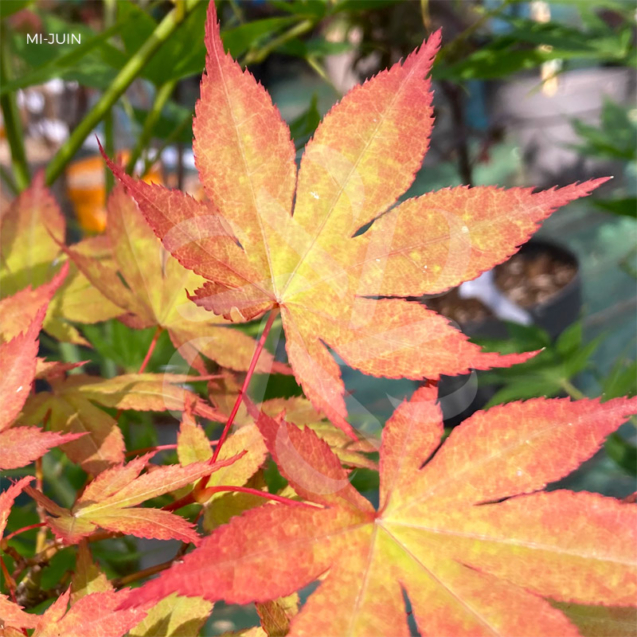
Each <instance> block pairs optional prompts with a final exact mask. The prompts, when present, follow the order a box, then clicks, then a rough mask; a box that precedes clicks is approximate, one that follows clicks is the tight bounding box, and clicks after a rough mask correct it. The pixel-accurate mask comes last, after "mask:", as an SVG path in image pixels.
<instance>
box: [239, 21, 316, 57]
mask: <svg viewBox="0 0 637 637" xmlns="http://www.w3.org/2000/svg"><path fill="white" fill-rule="evenodd" d="M313 28H314V20H303V21H302V22H299V23H298V24H295V25H294V26H293V27H291V28H290V29H288V30H287V31H286V32H285V33H282V34H281V35H280V36H279V37H278V38H274V39H273V40H271V41H270V42H268V44H266V45H265V46H263V47H261V48H260V49H256V50H255V51H249V52H248V53H247V54H246V56H245V57H244V58H243V61H242V65H243V66H248V64H259V62H263V60H265V58H267V57H268V55H270V53H272V51H274V50H275V49H276V48H277V47H279V46H281V45H282V44H285V43H286V42H289V41H290V40H293V39H294V38H296V37H298V36H299V35H303V34H304V33H307V32H308V31H311V30H312V29H313Z"/></svg>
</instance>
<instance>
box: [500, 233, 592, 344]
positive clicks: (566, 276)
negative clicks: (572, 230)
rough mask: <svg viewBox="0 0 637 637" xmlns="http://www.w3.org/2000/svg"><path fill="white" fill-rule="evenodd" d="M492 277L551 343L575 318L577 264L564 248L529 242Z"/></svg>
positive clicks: (579, 301) (578, 305) (577, 306)
mask: <svg viewBox="0 0 637 637" xmlns="http://www.w3.org/2000/svg"><path fill="white" fill-rule="evenodd" d="M494 274H495V276H494V279H495V284H496V286H497V287H498V289H499V290H500V291H501V292H502V294H504V295H505V296H506V297H507V298H508V299H509V300H510V301H512V302H513V303H515V304H516V305H519V306H520V307H522V308H523V309H524V310H525V311H526V312H528V313H529V314H530V315H531V318H532V321H533V324H534V325H537V326H538V327H541V328H542V329H543V330H546V332H548V334H549V336H550V337H551V339H552V340H555V339H556V338H557V337H558V336H559V335H560V334H561V333H562V332H563V331H564V330H565V329H566V328H567V327H568V326H569V325H571V324H572V323H574V322H575V321H577V319H578V318H579V315H580V311H581V309H582V281H581V277H580V272H579V262H578V260H577V257H576V256H575V254H573V253H572V252H571V251H570V250H568V249H567V248H565V247H564V246H561V245H558V244H556V243H553V242H551V241H546V240H543V239H533V240H531V241H529V242H528V243H526V244H524V245H523V246H522V248H521V249H520V251H519V252H518V253H517V254H516V255H514V256H513V257H512V258H511V259H509V261H507V262H506V263H503V264H501V265H499V266H496V268H495V271H494Z"/></svg>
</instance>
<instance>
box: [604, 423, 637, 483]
mask: <svg viewBox="0 0 637 637" xmlns="http://www.w3.org/2000/svg"><path fill="white" fill-rule="evenodd" d="M634 430H635V429H634V427H633V433H634ZM606 451H607V453H608V455H609V456H610V457H611V458H612V459H613V460H614V461H615V462H616V463H617V464H618V465H619V466H620V467H621V468H622V469H624V471H626V472H627V473H628V474H629V475H631V476H637V447H635V445H634V444H633V443H631V442H629V441H628V440H626V439H625V438H623V437H622V436H621V435H620V434H619V433H617V432H615V433H612V434H611V435H610V436H609V437H608V440H606Z"/></svg>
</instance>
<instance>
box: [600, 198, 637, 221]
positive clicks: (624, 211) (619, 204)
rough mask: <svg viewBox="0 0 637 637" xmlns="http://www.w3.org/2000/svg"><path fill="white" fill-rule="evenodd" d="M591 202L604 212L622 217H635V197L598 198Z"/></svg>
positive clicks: (636, 215)
mask: <svg viewBox="0 0 637 637" xmlns="http://www.w3.org/2000/svg"><path fill="white" fill-rule="evenodd" d="M593 203H594V204H595V205H596V206H597V207H598V208H601V209H602V210H606V212H612V213H613V214H614V215H621V216H622V217H632V218H633V219H637V197H626V198H625V199H600V200H596V201H593Z"/></svg>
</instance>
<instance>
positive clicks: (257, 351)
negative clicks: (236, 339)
mask: <svg viewBox="0 0 637 637" xmlns="http://www.w3.org/2000/svg"><path fill="white" fill-rule="evenodd" d="M276 315H277V311H276V310H272V311H271V312H270V316H269V317H268V321H267V323H266V324H265V327H264V328H263V332H262V333H261V338H259V342H258V343H257V347H256V349H255V350H254V354H253V355H252V360H251V361H250V366H249V367H248V372H247V374H246V377H245V380H244V381H243V385H242V386H241V389H240V390H239V395H238V396H237V400H236V401H235V403H234V407H233V408H232V411H231V412H230V416H229V418H228V422H226V426H225V427H224V428H223V432H222V433H221V437H220V438H219V444H218V445H217V448H216V449H215V452H214V454H213V456H212V458H211V459H210V464H214V463H215V462H216V461H217V458H218V457H219V453H220V452H221V447H223V443H224V442H225V441H226V438H227V437H228V433H229V431H230V427H232V423H233V422H234V419H235V416H236V415H237V412H238V411H239V407H240V406H241V401H242V400H243V397H244V396H245V394H246V393H247V391H248V385H249V384H250V380H251V379H252V375H253V374H254V370H255V368H256V366H257V362H258V361H259V357H260V356H261V352H262V351H263V348H264V347H265V342H266V340H267V338H268V334H269V333H270V329H271V328H272V324H273V323H274V319H275V318H276ZM206 484H208V476H206V477H205V478H202V485H201V487H202V488H204V487H205V486H206Z"/></svg>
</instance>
